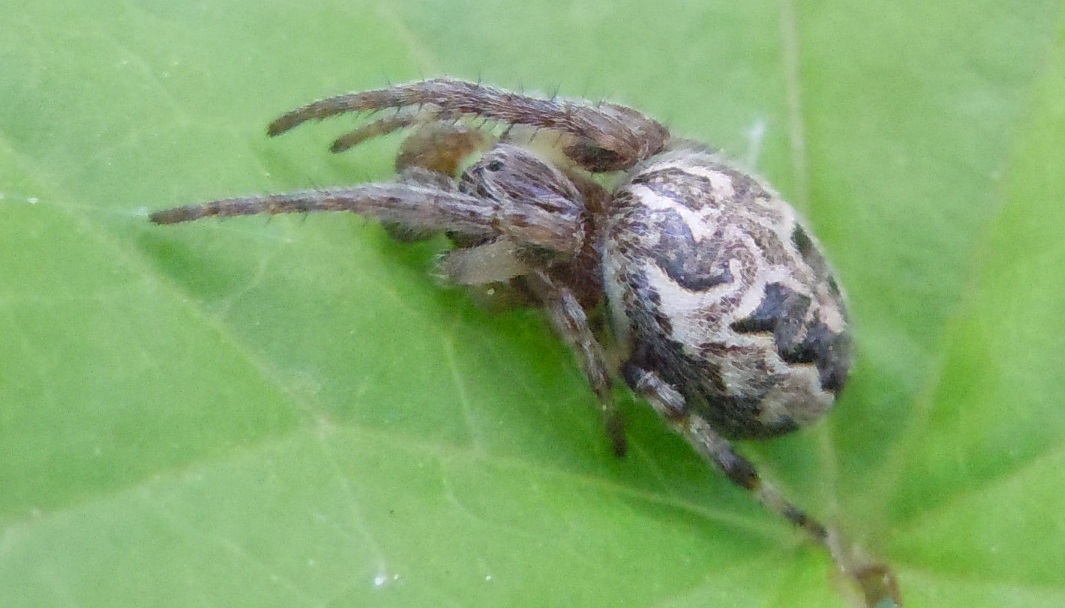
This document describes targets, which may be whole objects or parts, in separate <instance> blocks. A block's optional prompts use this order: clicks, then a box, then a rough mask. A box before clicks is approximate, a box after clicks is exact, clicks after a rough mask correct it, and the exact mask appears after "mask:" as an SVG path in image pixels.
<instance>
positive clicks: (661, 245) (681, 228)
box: [650, 210, 735, 291]
mask: <svg viewBox="0 0 1065 608" xmlns="http://www.w3.org/2000/svg"><path fill="white" fill-rule="evenodd" d="M654 215H655V216H657V218H658V222H657V223H658V232H659V234H660V240H659V242H658V246H657V247H655V248H654V250H652V251H651V252H650V253H651V256H652V257H653V258H654V260H655V263H656V264H657V265H658V267H659V268H661V269H662V271H663V272H665V273H666V275H668V276H669V278H671V279H673V280H674V281H676V282H677V284H679V285H680V286H681V287H683V288H685V289H687V290H689V291H705V290H707V289H709V288H711V287H713V286H715V285H720V284H722V283H731V282H732V281H733V280H735V279H734V277H733V276H732V272H731V270H730V269H729V267H728V257H727V256H726V255H724V251H723V249H724V245H725V244H724V243H723V242H722V241H721V240H720V239H704V240H703V241H702V242H701V243H697V242H696V241H695V237H694V236H693V235H692V232H691V229H690V228H689V227H688V224H686V223H685V222H684V219H683V218H681V217H680V215H679V214H678V213H677V212H676V211H672V210H666V211H656V212H655V213H654Z"/></svg>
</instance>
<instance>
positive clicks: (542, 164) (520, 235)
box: [151, 78, 898, 605]
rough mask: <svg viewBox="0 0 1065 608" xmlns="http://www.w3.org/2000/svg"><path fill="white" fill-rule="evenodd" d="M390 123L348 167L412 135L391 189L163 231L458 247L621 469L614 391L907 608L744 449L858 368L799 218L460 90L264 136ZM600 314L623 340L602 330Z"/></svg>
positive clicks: (553, 110)
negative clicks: (359, 223) (305, 232)
mask: <svg viewBox="0 0 1065 608" xmlns="http://www.w3.org/2000/svg"><path fill="white" fill-rule="evenodd" d="M385 109H392V110H395V113H394V114H391V115H389V116H386V117H384V118H380V119H377V120H375V121H372V122H370V123H368V124H365V125H363V126H362V127H360V128H358V129H356V130H354V131H352V132H350V133H347V134H345V135H343V136H341V137H340V138H338V139H337V140H336V141H335V142H334V144H333V147H332V149H333V150H334V151H341V150H346V149H348V148H350V147H352V146H354V145H356V144H358V143H360V142H362V141H364V140H366V139H368V138H371V137H376V136H378V135H382V134H385V133H389V132H391V131H395V130H398V129H404V128H411V129H412V132H411V135H410V136H408V138H407V139H406V140H405V142H404V144H403V146H402V148H401V150H400V154H399V156H398V158H397V162H396V167H397V172H398V173H399V179H398V180H397V181H395V182H387V183H366V184H357V185H354V186H348V187H339V188H330V189H315V190H307V191H302V192H295V193H290V194H278V195H266V196H252V197H241V198H232V199H224V200H219V201H214V202H210V203H206V204H202V205H192V206H187V207H179V208H174V209H167V210H163V211H158V212H156V213H154V214H152V216H151V219H152V220H153V221H154V222H156V223H159V224H170V223H177V222H186V221H191V220H196V219H200V218H203V217H209V216H233V215H250V214H263V213H267V214H270V213H292V212H307V211H350V212H354V213H357V214H359V215H362V216H366V217H372V218H375V219H378V220H381V221H382V222H384V223H385V224H386V226H387V227H388V228H389V229H390V230H391V231H392V232H393V233H394V234H396V235H397V236H401V237H402V238H419V237H422V236H425V235H429V234H433V233H438V232H445V233H446V234H447V235H448V237H449V238H450V239H451V241H452V243H453V244H454V248H453V249H452V250H451V251H450V252H448V253H447V254H446V255H445V256H444V257H443V259H442V262H441V265H440V270H441V273H442V274H443V275H444V276H445V277H446V278H447V279H448V280H450V281H451V282H453V283H455V284H459V285H467V286H470V287H471V288H474V289H475V288H477V287H478V286H485V285H491V286H492V292H493V293H495V294H496V295H497V297H499V296H502V297H504V298H506V299H508V301H511V302H521V303H524V304H528V305H532V306H538V307H542V308H543V309H544V310H545V311H546V313H547V317H548V319H549V320H550V322H551V325H552V327H553V328H554V330H555V332H556V333H558V334H559V336H560V337H562V339H564V340H565V341H566V343H567V344H568V345H569V346H570V347H571V348H572V349H573V351H574V353H575V354H576V356H577V360H578V362H579V363H580V365H581V368H582V370H583V371H584V374H585V376H586V377H587V379H588V381H589V384H590V385H591V386H592V389H593V390H594V392H595V394H596V396H597V398H598V401H599V404H600V407H601V410H602V412H603V415H604V418H605V421H606V428H607V432H608V435H609V437H610V439H611V441H612V443H613V446H614V449H615V451H616V452H617V453H618V454H619V455H620V454H622V453H624V450H625V439H624V432H623V429H622V425H621V422H620V417H619V416H618V413H617V411H616V408H615V406H614V402H613V398H612V394H611V383H612V381H613V379H614V378H621V379H623V380H624V381H625V383H626V384H627V385H628V386H629V387H630V388H631V389H632V390H633V391H635V392H636V393H637V394H638V395H640V396H641V397H643V398H644V399H646V400H647V401H648V402H649V403H650V404H651V405H652V407H654V409H655V410H656V411H657V412H658V413H659V414H661V415H662V416H663V417H664V418H665V419H666V420H667V421H668V422H669V424H670V425H671V426H672V427H673V428H674V429H675V430H676V431H678V432H679V433H681V434H682V435H684V436H685V437H686V438H687V439H688V441H689V442H690V443H691V444H692V446H693V447H694V448H695V449H696V450H697V451H699V452H700V453H701V454H702V455H703V456H705V457H706V458H707V459H708V460H709V461H710V462H712V463H713V464H714V465H715V466H716V467H718V468H719V469H720V470H721V471H722V472H723V473H724V474H725V475H726V476H727V477H728V478H729V479H730V480H731V481H732V482H734V483H736V484H737V485H739V486H741V487H743V488H744V489H746V490H748V491H750V492H752V493H754V494H755V495H756V496H757V497H758V499H759V500H760V501H761V502H762V503H763V504H765V505H766V506H767V507H769V508H770V509H771V510H773V511H775V512H777V513H779V514H781V515H783V516H784V517H785V518H787V519H788V520H789V521H791V522H792V523H794V524H795V525H797V526H799V527H800V528H802V529H804V530H805V531H806V532H808V533H809V534H810V535H811V536H812V537H813V538H814V539H816V540H817V541H818V542H820V543H822V544H824V545H826V546H827V547H828V548H829V550H830V552H831V553H832V556H833V558H834V559H835V560H836V562H837V564H838V565H839V567H840V568H841V569H843V570H844V571H845V572H847V573H848V574H849V575H851V576H853V577H855V578H856V579H857V580H858V581H859V584H860V586H861V588H862V590H863V591H864V593H865V595H866V600H867V602H868V603H869V604H870V605H874V604H878V603H880V602H882V601H894V602H896V603H898V591H897V589H896V588H895V583H894V578H893V575H892V574H891V573H890V571H889V570H888V569H887V568H886V567H884V566H882V565H879V564H875V563H870V562H867V561H865V560H863V559H861V558H859V557H857V556H856V555H855V554H854V553H853V552H852V551H851V550H850V549H849V548H848V547H846V546H845V544H844V543H843V542H842V541H841V540H840V538H839V536H838V534H836V533H835V532H834V531H833V530H830V529H828V528H826V527H825V526H823V525H822V524H820V523H818V522H817V521H815V520H814V519H813V518H811V517H810V516H808V515H807V514H806V513H805V512H803V511H802V510H800V509H799V508H798V507H796V506H795V505H793V504H792V503H791V502H789V501H787V500H786V499H785V498H784V497H783V496H782V495H781V494H780V493H779V492H778V491H777V490H776V489H775V488H774V487H773V486H772V485H770V484H769V483H767V482H765V481H764V480H762V478H761V477H760V476H759V474H758V473H757V471H756V470H755V468H754V466H753V465H752V464H751V463H750V462H749V461H748V460H747V459H745V458H744V457H743V456H741V455H739V454H738V453H737V452H736V451H735V450H734V449H733V447H732V445H731V443H730V442H729V440H730V439H738V438H764V437H771V436H775V435H779V434H781V433H786V432H788V431H791V430H794V429H795V428H798V427H799V426H802V425H804V424H807V423H809V422H812V421H813V420H815V419H817V418H818V417H820V416H821V415H823V414H824V413H825V412H827V411H828V410H829V409H830V408H831V407H832V405H833V404H834V402H835V399H836V396H837V394H838V393H839V391H840V390H841V389H842V388H843V384H844V382H845V380H846V377H847V372H848V369H849V366H850V334H849V329H848V325H847V314H846V309H845V305H844V299H843V296H842V293H841V291H840V288H839V286H838V283H837V282H836V280H835V278H834V277H833V275H832V273H831V270H830V269H829V266H828V264H827V263H826V262H825V259H824V257H823V256H822V254H821V250H820V246H819V245H818V243H817V241H816V240H815V239H814V237H813V236H812V233H811V232H810V230H809V229H808V228H806V227H805V226H804V225H803V223H802V222H801V220H800V219H799V218H798V217H797V215H796V213H795V211H794V210H793V209H792V208H791V206H789V205H788V204H787V203H786V202H784V200H783V199H781V197H780V196H779V195H778V194H777V193H776V192H774V191H773V190H772V189H771V188H770V187H769V186H768V185H766V184H765V183H764V182H762V181H761V180H759V179H758V178H756V177H753V176H752V175H749V174H747V173H745V172H743V171H741V170H739V169H737V168H735V167H734V166H733V165H731V164H730V163H729V162H727V161H726V160H725V159H724V158H722V157H721V156H720V155H719V154H717V153H715V152H713V151H710V150H708V149H707V148H706V147H705V146H702V145H700V144H697V143H695V142H691V141H688V140H682V139H675V138H673V137H671V136H670V133H669V131H668V129H666V127H665V126H663V125H662V124H661V123H659V122H657V121H655V120H653V119H651V118H648V117H647V116H644V115H643V114H641V113H640V112H638V111H636V110H634V109H632V108H628V107H625V106H621V105H617V104H612V103H589V102H585V101H577V100H564V99H558V98H554V99H540V98H536V97H531V96H526V95H520V94H515V93H510V92H507V91H503V90H499V89H495V88H491V87H486V86H483V85H479V84H473V83H469V82H464V81H461V80H454V79H447V78H444V79H436V80H429V81H424V82H417V83H413V84H406V85H398V86H392V87H388V88H385V89H380V90H374V91H365V92H360V93H353V94H350V95H343V96H339V97H334V98H329V99H325V100H322V101H318V102H315V103H312V104H309V105H306V106H304V107H301V108H298V109H296V110H293V111H291V112H289V113H287V114H285V115H283V116H281V117H280V118H278V119H277V120H276V121H274V122H273V123H272V124H271V125H270V128H269V131H268V132H269V134H270V135H278V134H281V133H284V132H285V131H288V130H289V129H291V128H293V127H295V126H297V125H299V124H301V123H303V122H306V121H308V120H312V119H322V118H326V117H329V116H333V115H337V114H342V113H346V112H373V111H378V110H385ZM474 118H476V119H481V120H482V121H483V122H484V123H487V124H496V125H502V126H503V127H504V130H503V132H502V134H500V135H495V136H493V135H491V134H490V131H489V130H488V129H487V128H486V129H484V130H482V129H476V128H473V127H471V126H469V120H468V119H474ZM545 142H547V143H548V144H549V145H546V146H545V145H544V143H545ZM477 153H480V157H479V158H476V160H474V162H472V164H469V166H468V167H467V168H466V169H465V170H464V171H462V173H461V174H458V172H459V168H460V166H461V165H462V162H463V160H464V159H466V158H467V157H469V156H471V155H474V154H477ZM603 173H614V174H615V175H613V176H611V177H612V179H611V180H609V181H610V186H603V185H602V183H605V181H606V180H603V181H598V180H596V179H595V178H594V176H595V175H596V174H603ZM602 310H605V312H606V313H607V316H608V317H609V319H610V323H609V324H608V325H606V326H601V325H602V324H596V323H592V322H590V320H589V319H590V318H591V317H592V316H593V315H594V314H595V313H597V312H600V311H602ZM607 348H609V349H611V356H608V355H607V352H606V349H607ZM613 351H616V352H613ZM611 361H620V362H621V363H620V365H611V364H610V362H611Z"/></svg>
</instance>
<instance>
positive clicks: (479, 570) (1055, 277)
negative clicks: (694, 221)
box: [0, 0, 1065, 607]
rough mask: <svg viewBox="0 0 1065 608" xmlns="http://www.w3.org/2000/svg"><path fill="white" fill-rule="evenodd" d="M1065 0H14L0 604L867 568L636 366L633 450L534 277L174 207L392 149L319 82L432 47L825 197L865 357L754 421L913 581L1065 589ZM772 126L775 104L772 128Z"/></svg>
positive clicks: (792, 598)
mask: <svg viewBox="0 0 1065 608" xmlns="http://www.w3.org/2000/svg"><path fill="white" fill-rule="evenodd" d="M1063 18H1065V11H1063V7H1062V4H1061V3H1060V2H1055V1H1052V0H1032V1H1029V2H1025V3H1020V4H1016V5H1009V4H1003V3H997V2H991V1H989V0H978V1H976V2H969V3H964V4H952V3H922V2H917V1H916V0H903V1H902V2H895V3H883V2H872V1H868V0H867V1H859V2H835V3H827V2H816V3H798V2H794V1H789V0H785V1H784V2H764V3H758V2H755V3H733V2H723V1H713V2H707V3H692V2H680V1H672V2H663V3H645V2H637V1H636V0H622V1H621V2H610V3H608V2H593V1H591V0H586V1H583V2H571V3H562V2H555V3H549V2H526V3H502V2H493V3H475V2H469V1H459V2H451V3H442V2H432V1H430V0H418V1H410V2H398V3H383V2H377V3H371V2H364V1H359V0H344V1H339V0H333V1H328V0H327V1H323V2H318V3H303V4H299V5H297V4H296V3H284V2H246V1H241V0H233V1H230V2H215V3H210V2H202V1H198V0H197V1H191V2H181V3H155V2H147V1H138V0H133V1H131V2H126V3H89V2H81V3H79V2H74V1H66V2H53V3H39V2H34V3H31V2H23V1H21V0H13V1H9V2H7V3H6V4H5V5H4V7H2V8H0V21H2V22H3V23H4V31H5V34H4V36H3V37H2V38H0V66H2V67H3V69H0V108H2V113H0V336H3V338H2V339H0V605H3V606H5V607H8V606H11V607H17V606H51V605H79V606H122V605H130V606H133V605H135V606H174V605H224V606H244V605H247V606H275V605H276V606H294V605H295V606H326V605H330V606H334V605H335V606H371V605H372V606H404V607H410V606H452V605H453V606H597V605H617V606H826V607H827V606H845V605H848V602H852V601H853V599H854V598H853V593H854V591H853V590H852V589H850V588H849V587H848V586H847V584H846V583H845V582H844V581H842V580H840V579H839V577H838V576H836V575H835V574H833V569H832V565H831V563H830V561H829V560H828V558H827V556H826V555H825V554H824V553H823V551H822V550H821V549H820V548H819V547H816V546H813V545H811V544H809V543H807V542H806V541H805V539H804V538H803V537H802V536H801V535H800V534H798V533H797V532H795V531H794V530H791V529H790V528H788V526H786V525H785V524H784V523H782V522H779V521H777V520H776V519H775V518H774V517H773V516H771V515H770V514H768V513H766V512H764V511H763V510H762V509H761V508H759V507H758V506H757V505H756V504H754V503H753V501H752V500H751V499H750V497H749V496H747V495H745V494H743V493H742V492H740V491H738V490H736V489H734V488H733V487H731V486H730V485H729V484H728V483H727V482H726V481H724V480H723V479H721V478H720V477H719V476H717V475H715V474H714V473H713V472H712V471H711V470H709V469H708V468H707V467H706V466H705V465H704V464H703V463H702V462H701V461H700V460H699V459H698V458H697V457H696V456H695V455H694V454H692V452H691V450H690V449H689V448H688V447H687V446H686V445H685V444H684V443H683V442H682V441H681V440H680V439H679V438H677V437H674V436H673V435H671V434H670V433H669V432H668V431H667V430H666V429H665V427H664V426H663V425H662V424H661V423H660V422H659V421H658V420H657V419H656V418H655V416H654V415H653V414H652V413H651V412H650V411H649V410H648V408H646V407H645V406H644V405H642V404H640V403H638V402H636V401H635V400H631V399H630V400H627V401H625V402H624V404H623V406H624V408H625V413H626V416H627V418H628V422H629V434H630V441H631V445H632V453H631V454H630V456H629V457H628V458H627V459H625V460H620V461H619V460H616V459H614V458H613V457H612V456H611V455H610V453H609V450H608V447H607V444H606V441H605V438H604V437H603V436H602V432H601V430H600V428H599V423H598V419H597V417H596V415H595V413H594V408H593V399H592V397H591V394H590V391H589V390H588V389H587V387H586V386H585V385H584V383H583V381H582V379H581V377H580V374H579V372H578V371H577V369H576V368H575V366H574V364H573V362H572V360H571V357H570V355H569V354H568V353H567V352H566V350H565V348H564V347H563V346H562V345H560V344H559V343H558V342H557V341H556V340H555V339H553V338H552V337H551V335H550V332H549V331H548V329H547V327H546V326H545V324H544V322H543V320H542V319H541V318H540V317H539V315H538V314H537V313H536V312H535V311H518V312H511V313H506V314H502V315H491V314H488V313H486V312H483V311H481V310H479V309H477V308H476V307H475V306H474V305H473V304H471V303H470V302H469V301H468V300H467V299H466V298H465V297H464V296H463V295H462V294H461V293H459V292H457V291H455V290H449V289H446V288H443V287H441V286H439V285H437V284H435V282H434V281H433V280H432V279H430V278H429V277H428V275H429V274H430V272H431V268H432V261H433V256H434V255H435V254H436V253H437V252H438V251H439V248H440V243H439V242H430V243H422V244H418V245H413V246H410V245H401V244H398V243H394V242H392V241H391V240H389V239H388V238H387V236H385V234H384V232H383V231H382V230H381V229H380V228H378V227H377V226H375V225H373V224H372V223H369V222H366V221H363V220H360V219H358V218H354V217H350V216H338V215H329V214H321V215H315V216H311V217H307V218H298V217H277V218H273V219H271V220H266V219H263V218H242V219H235V220H231V221H226V222H202V223H194V224H189V225H182V226H176V227H157V226H153V225H150V224H149V223H148V221H147V218H146V212H147V211H148V210H150V209H158V208H163V207H167V206H172V205H177V204H184V203H190V202H196V201H201V200H207V199H210V198H215V197H221V196H227V195H235V194H242V193H248V192H253V193H254V192H267V191H284V190H292V189H297V188H303V187H307V186H310V185H326V184H344V183H351V182H356V181H365V180H370V179H385V178H387V177H388V175H389V170H390V166H391V155H392V154H393V153H394V150H395V145H396V140H395V139H394V138H392V139H387V140H384V141H381V142H374V143H373V144H371V145H367V146H365V147H363V148H360V149H358V150H355V151H352V152H351V153H348V154H345V155H341V156H332V155H329V154H328V152H327V151H326V147H327V145H328V143H329V141H331V138H332V137H333V136H335V135H338V134H340V133H341V132H343V130H344V129H345V128H346V127H347V126H349V125H351V124H352V123H351V121H350V120H348V119H338V120H336V121H332V122H329V123H327V124H324V125H321V126H312V127H305V128H302V129H300V130H298V131H297V132H294V133H292V134H291V135H286V136H285V137H284V138H281V139H277V140H268V139H267V138H266V137H265V134H264V129H265V125H266V124H267V122H268V121H269V120H270V119H272V118H274V117H275V116H276V115H277V114H279V113H280V112H282V111H284V110H286V109H289V108H291V107H294V106H296V105H299V104H301V103H304V102H307V101H310V100H313V99H315V98H317V97H321V96H325V95H328V94H332V93H337V92H341V91H345V90H357V89H364V88H370V87H376V86H381V85H383V84H385V83H386V82H389V81H404V80H409V79H416V78H420V77H424V76H432V75H440V74H447V75H454V76H460V77H466V78H471V79H481V80H483V81H485V82H490V83H493V84H497V85H500V86H505V87H508V88H522V87H525V88H528V89H530V90H541V91H545V92H547V93H553V92H554V91H555V90H556V89H557V90H558V92H559V93H560V94H563V95H567V96H587V97H592V98H611V99H616V100H619V101H623V102H626V103H630V104H632V105H634V106H636V107H639V108H641V109H643V110H646V111H647V112H648V113H650V114H652V115H654V116H657V117H660V118H663V119H665V120H667V121H668V122H669V124H670V125H671V127H672V128H673V130H674V131H675V132H676V133H678V134H682V135H685V136H691V137H695V138H698V139H701V140H704V141H707V142H711V143H713V144H715V145H718V146H721V147H722V148H724V149H725V150H726V151H728V152H729V153H730V154H732V155H733V156H734V157H736V158H737V159H740V160H742V161H746V162H748V163H750V164H752V165H753V166H755V167H756V168H757V170H758V171H759V172H761V173H764V174H766V175H767V176H768V177H769V178H770V179H771V181H772V182H773V183H774V184H775V185H776V186H777V187H778V188H779V189H780V190H781V191H782V192H784V193H785V194H786V195H787V196H788V197H789V198H790V199H791V200H793V201H794V202H795V204H796V206H797V207H799V208H800V209H801V210H803V211H804V212H806V213H807V214H808V215H809V216H810V219H811V222H812V223H813V224H814V226H815V227H816V228H817V231H818V234H819V235H820V236H821V238H822V240H823V241H824V242H825V245H826V248H827V249H828V250H829V252H830V254H831V255H832V258H833V259H834V261H835V263H836V266H837V267H838V269H839V274H840V276H841V277H842V280H843V283H844V284H845V286H846V287H847V289H848V292H849V295H850V299H851V302H852V308H853V314H854V318H855V325H856V331H857V334H858V337H857V340H858V345H859V350H860V353H859V360H858V365H857V369H856V370H855V373H854V375H853V377H852V381H851V384H850V386H849V388H848V391H847V392H846V394H845V396H844V398H843V399H842V401H841V403H840V405H839V408H838V410H837V411H836V413H834V414H833V415H832V416H831V417H829V418H828V419H827V420H826V421H825V422H824V423H822V424H819V425H817V426H816V427H814V428H812V429H809V430H806V431H803V432H800V433H797V434H795V435H793V436H789V437H787V438H783V439H780V440H776V441H772V442H768V443H765V444H745V445H743V446H741V449H742V450H743V451H744V452H745V453H747V454H749V455H751V456H752V458H753V459H755V460H756V461H757V462H758V463H759V465H760V466H761V467H762V468H763V469H764V471H765V473H766V475H767V476H768V477H770V478H772V479H774V480H775V481H776V482H777V483H778V484H779V485H780V486H781V487H782V488H784V490H785V491H786V492H787V493H788V495H789V496H792V497H794V498H795V500H796V501H798V502H799V503H800V504H802V505H804V506H807V507H808V508H809V510H810V511H812V512H813V513H815V514H817V515H818V516H820V517H823V518H825V519H827V520H829V521H831V522H833V523H836V524H838V525H840V526H841V527H842V528H843V529H845V530H846V531H847V532H848V533H849V534H850V536H851V537H852V538H853V539H855V540H856V541H857V542H859V543H860V544H861V545H862V546H863V548H864V549H865V550H866V551H867V552H869V553H870V554H872V555H876V556H879V557H882V558H883V559H885V560H886V561H888V562H889V563H891V564H892V565H893V566H894V567H895V568H896V570H897V571H898V573H899V575H900V580H901V583H902V586H903V593H904V595H905V597H906V598H907V600H908V603H909V604H910V605H913V606H946V607H951V606H966V607H972V606H995V607H999V606H1025V607H1030V606H1061V605H1063V603H1065V574H1062V573H1063V572H1065V543H1063V542H1062V539H1063V538H1065V515H1063V514H1065V498H1063V497H1065V477H1063V476H1062V475H1061V474H1060V470H1061V468H1062V467H1063V466H1065V415H1063V409H1062V395H1065V374H1062V373H1061V371H1060V369H1061V362H1062V361H1063V360H1065V322H1063V319H1065V273H1063V272H1062V269H1063V268H1065V238H1063V237H1065V230H1063V228H1062V226H1065V205H1063V204H1062V203H1063V201H1065V172H1063V171H1062V170H1061V167H1063V166H1065V146H1063V145H1062V142H1065V26H1063V24H1065V19H1063ZM751 133H756V134H757V133H762V136H756V137H752V136H751V135H750V134H751Z"/></svg>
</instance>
